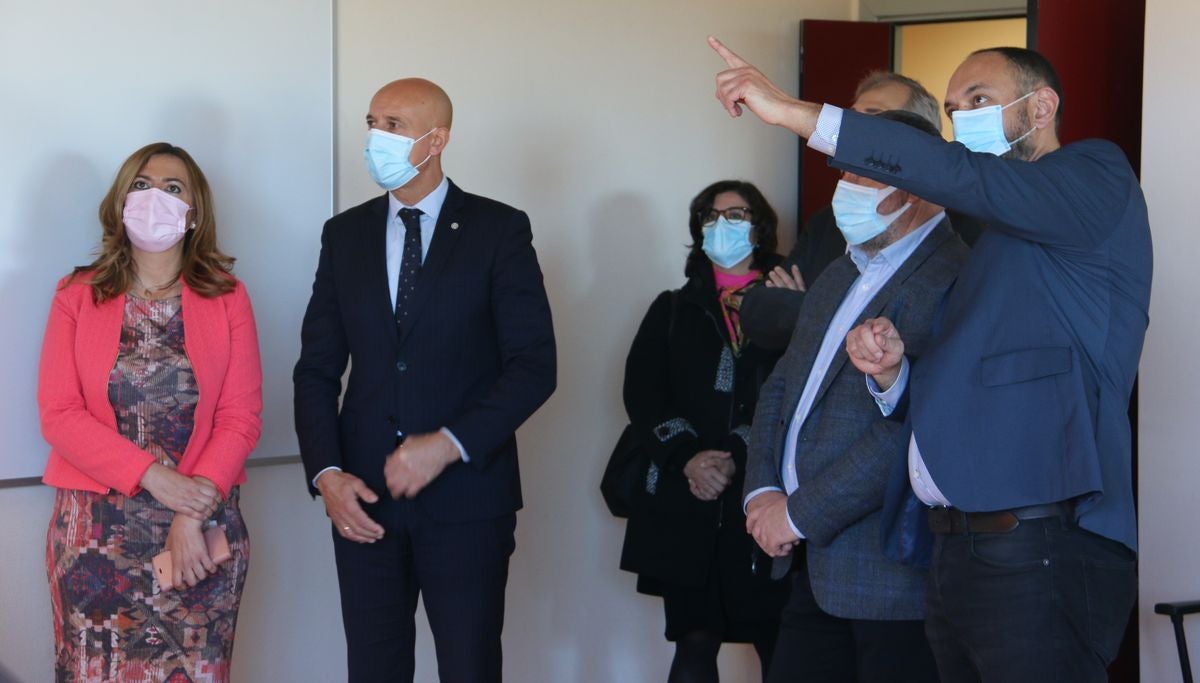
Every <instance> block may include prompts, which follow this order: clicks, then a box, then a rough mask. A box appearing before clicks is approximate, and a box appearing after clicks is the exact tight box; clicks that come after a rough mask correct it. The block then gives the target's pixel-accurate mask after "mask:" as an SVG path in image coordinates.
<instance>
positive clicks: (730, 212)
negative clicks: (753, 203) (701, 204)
mask: <svg viewBox="0 0 1200 683" xmlns="http://www.w3.org/2000/svg"><path fill="white" fill-rule="evenodd" d="M751 213H753V212H752V211H750V207H748V206H731V207H729V208H728V209H721V210H720V211H718V210H716V209H706V210H704V211H701V212H699V213H698V214H697V215H698V216H699V217H700V225H703V226H704V227H706V228H707V227H708V226H710V225H712V224H713V223H716V222H717V218H719V217H721V216H724V217H725V220H727V221H729V222H731V223H736V222H738V221H748V220H750V214H751Z"/></svg>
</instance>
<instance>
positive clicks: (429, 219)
mask: <svg viewBox="0 0 1200 683" xmlns="http://www.w3.org/2000/svg"><path fill="white" fill-rule="evenodd" d="M451 120H452V107H451V104H450V99H449V97H447V96H446V93H445V92H444V91H443V90H442V89H441V88H439V87H438V86H437V85H435V84H433V83H431V82H429V81H426V80H422V79H404V80H399V81H395V82H393V83H389V84H388V85H386V86H384V87H383V88H382V89H380V90H379V92H377V93H376V94H375V96H374V98H373V99H372V100H371V105H370V109H369V111H368V113H367V117H366V123H367V126H368V128H369V133H368V140H367V149H366V159H367V166H368V170H369V171H370V172H371V175H372V177H373V178H374V179H375V181H376V182H377V183H378V184H379V185H380V186H381V187H383V188H384V189H385V190H387V193H386V194H384V195H381V196H379V197H376V198H374V199H371V200H369V201H367V202H365V203H363V204H360V205H359V206H356V207H354V208H351V209H348V210H346V211H344V212H342V213H340V214H338V215H336V216H334V217H333V218H331V219H330V220H329V221H328V222H327V223H326V224H325V229H324V231H323V233H322V235H321V256H320V261H319V262H318V264H317V274H316V279H315V282H314V283H313V291H312V298H311V299H310V301H309V305H308V310H307V312H306V313H305V316H304V324H303V329H302V332H301V336H302V347H301V352H300V360H299V362H298V363H297V364H296V369H295V372H294V375H293V379H294V382H295V411H296V431H297V434H298V436H299V441H300V453H301V456H302V458H303V460H304V466H305V472H306V476H307V478H308V482H309V488H310V491H311V492H312V493H313V494H314V495H318V494H319V495H320V496H321V497H322V500H323V501H324V503H325V510H326V513H327V514H328V515H329V519H330V520H331V522H332V532H333V544H334V553H335V557H336V560H337V569H338V582H339V584H340V588H341V598H342V620H343V624H344V626H345V631H346V644H347V654H348V659H349V680H350V681H372V682H373V681H385V680H386V681H412V680H413V674H414V653H413V648H414V641H415V637H416V625H415V623H414V614H415V611H416V606H417V599H418V596H421V597H422V598H423V602H424V605H425V612H426V614H427V615H428V617H429V626H430V630H431V631H432V632H433V639H434V645H435V648H436V651H437V662H438V674H439V676H440V678H441V680H443V681H455V682H459V681H464V682H470V681H499V680H501V670H502V656H501V646H500V634H501V629H502V627H503V623H504V589H505V584H506V582H507V578H508V561H509V557H510V555H511V554H512V552H513V547H514V528H515V525H516V511H517V510H518V509H519V508H520V507H521V485H520V478H519V475H518V471H517V444H516V438H515V436H514V433H515V432H516V430H517V427H518V426H520V425H521V423H523V422H524V421H525V420H526V419H527V418H528V417H529V416H530V415H531V414H532V413H533V412H534V411H535V410H536V409H537V408H538V407H539V406H540V405H541V404H542V403H543V402H545V401H546V399H547V398H549V396H550V394H551V393H552V392H553V391H554V387H555V371H556V368H555V345H554V331H553V327H552V326H551V320H550V307H549V304H548V302H547V298H546V292H545V288H544V286H543V282H542V273H541V270H540V268H539V266H538V262H537V255H536V254H535V252H534V249H533V244H532V233H531V232H530V226H529V218H528V217H527V216H526V215H525V213H523V212H521V211H518V210H516V209H514V208H512V207H509V206H506V205H504V204H501V203H500V202H496V201H493V200H490V199H486V198H484V197H480V196H477V195H473V194H469V193H466V192H463V191H462V190H460V189H459V188H458V186H457V185H455V184H454V183H453V182H451V181H450V180H449V178H447V177H446V176H445V175H444V174H443V172H442V166H441V155H442V152H443V151H444V150H445V148H446V146H447V144H448V143H449V141H450V126H451ZM348 362H349V363H350V377H349V381H348V382H347V384H346V390H345V393H344V394H343V393H342V374H343V372H344V371H345V369H346V366H347V363H348ZM339 398H340V399H341V403H340V407H339Z"/></svg>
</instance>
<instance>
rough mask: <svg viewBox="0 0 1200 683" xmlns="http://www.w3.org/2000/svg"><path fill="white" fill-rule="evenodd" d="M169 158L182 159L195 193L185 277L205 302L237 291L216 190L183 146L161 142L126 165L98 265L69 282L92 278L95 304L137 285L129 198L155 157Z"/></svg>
mask: <svg viewBox="0 0 1200 683" xmlns="http://www.w3.org/2000/svg"><path fill="white" fill-rule="evenodd" d="M159 154H169V155H170V156H173V157H175V158H176V159H179V161H180V162H181V163H183V166H184V168H186V169H187V173H188V178H189V187H190V189H191V191H192V211H193V213H192V222H193V224H194V225H195V227H194V228H191V229H190V230H188V231H187V233H185V234H184V237H183V263H182V264H181V266H180V271H179V276H180V277H181V278H182V279H183V281H184V282H185V283H186V284H187V286H188V287H189V288H191V289H192V291H194V292H196V293H197V294H199V295H201V296H204V297H215V296H220V295H221V294H224V293H225V292H228V291H229V290H231V289H233V287H234V284H235V281H234V278H233V276H232V275H231V274H230V273H231V271H232V270H233V262H234V259H233V257H231V256H226V255H225V254H223V253H221V250H220V249H218V248H217V222H216V217H215V216H214V215H213V202H212V190H210V189H209V187H208V180H207V179H205V177H204V172H203V171H201V170H200V166H199V165H197V164H196V161H195V160H194V159H192V157H191V155H190V154H188V153H187V151H185V150H184V149H183V148H182V147H176V146H175V145H172V144H170V143H167V142H155V143H152V144H149V145H146V146H145V147H143V148H141V149H139V150H138V151H136V152H134V153H133V154H131V155H130V156H129V158H128V159H126V160H125V163H123V164H121V168H120V169H119V170H118V171H117V176H116V178H114V179H113V184H112V187H110V188H109V190H108V194H106V195H104V200H103V201H101V202H100V225H101V227H102V228H103V229H104V235H103V237H102V238H101V241H100V249H99V253H98V254H97V256H96V260H95V261H92V262H91V263H90V264H88V265H86V266H79V267H78V268H76V269H75V271H74V272H73V273H72V277H71V278H70V279H69V280H68V282H71V281H74V279H75V277H76V276H79V275H81V274H84V273H90V275H91V277H90V282H89V284H90V285H91V287H92V299H93V300H94V301H95V302H96V303H102V302H104V301H107V300H109V299H112V298H114V297H117V296H120V295H121V294H124V293H125V292H126V291H127V290H128V289H129V286H130V285H131V284H132V283H133V277H134V273H133V251H132V247H131V246H130V243H129V238H128V237H126V235H125V222H124V220H123V218H122V217H123V215H124V212H125V195H127V194H129V192H130V188H132V187H133V181H134V179H135V178H137V175H138V174H139V173H141V170H142V168H143V167H144V166H145V165H146V162H148V161H149V160H150V157H153V156H157V155H159Z"/></svg>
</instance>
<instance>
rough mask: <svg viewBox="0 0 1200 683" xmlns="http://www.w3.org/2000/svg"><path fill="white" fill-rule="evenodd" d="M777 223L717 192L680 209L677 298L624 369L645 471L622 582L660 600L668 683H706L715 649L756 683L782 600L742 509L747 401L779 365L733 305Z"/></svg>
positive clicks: (744, 187) (750, 201) (719, 188)
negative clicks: (629, 579)
mask: <svg viewBox="0 0 1200 683" xmlns="http://www.w3.org/2000/svg"><path fill="white" fill-rule="evenodd" d="M776 225H777V218H776V215H775V211H774V210H773V209H772V208H771V206H770V205H769V204H768V203H767V200H766V199H765V198H764V197H763V195H762V193H761V192H759V190H758V188H756V187H755V186H754V185H752V184H750V183H747V182H742V181H736V180H723V181H720V182H717V183H713V184H712V185H709V186H708V187H706V188H705V189H704V190H703V191H702V192H700V194H699V195H697V196H696V198H695V199H693V200H692V204H691V213H690V215H689V221H688V227H689V229H690V231H691V236H692V245H691V251H690V253H689V254H688V258H687V265H686V268H685V271H684V272H685V275H686V276H687V283H686V284H684V286H683V287H682V288H680V289H678V290H674V291H667V292H663V293H662V294H660V295H659V296H658V297H657V298H656V299H655V300H654V303H652V304H651V305H650V310H649V311H648V312H647V313H646V317H645V318H644V319H643V320H642V324H641V327H640V328H639V329H638V332H637V336H636V337H634V340H633V346H632V348H631V349H630V351H629V358H628V360H627V361H626V365H625V389H624V395H625V409H626V411H627V412H628V413H629V419H630V423H631V424H632V426H633V429H634V431H635V432H636V434H637V437H638V438H639V439H640V444H641V446H642V448H644V449H645V451H646V452H647V454H648V455H649V458H650V465H649V471H648V472H647V475H646V480H645V486H644V487H641V490H639V499H638V501H637V503H636V505H635V509H634V511H633V514H631V515H630V518H629V522H628V525H627V526H626V532H625V544H624V548H623V550H622V557H621V568H622V569H625V570H628V571H632V572H635V573H637V574H638V591H639V592H642V593H647V594H650V595H659V596H662V598H663V607H664V611H665V613H666V637H667V640H669V641H672V642H674V643H675V657H674V660H673V661H672V663H671V670H670V674H669V676H668V678H667V680H668V683H685V682H686V683H692V682H701V681H704V682H707V681H717V680H718V676H717V652H718V650H719V649H720V647H721V643H727V642H736V643H750V644H752V645H753V646H754V648H755V650H756V651H757V652H758V656H759V660H760V662H761V664H762V669H763V672H764V675H765V672H766V669H767V665H768V663H769V661H770V656H771V649H772V646H773V645H774V642H775V634H776V631H777V630H778V626H779V612H780V608H781V607H782V605H783V604H784V602H785V600H786V597H787V596H786V590H787V589H786V586H785V582H773V581H771V580H770V579H769V578H768V577H769V569H770V567H769V566H764V565H768V564H769V559H768V558H765V557H762V558H761V559H760V556H759V554H758V553H756V552H755V544H754V540H753V539H752V538H751V537H750V536H749V535H748V534H747V533H746V517H745V515H744V514H743V513H742V505H741V495H742V481H743V469H744V467H745V463H746V444H747V439H748V437H749V433H750V420H751V418H752V417H753V416H754V406H755V402H756V400H757V398H758V389H759V387H760V386H761V385H762V383H763V382H764V381H765V380H766V378H767V375H768V374H769V373H770V372H771V369H772V367H773V366H774V365H775V361H776V360H777V358H778V354H777V353H776V352H770V351H765V350H763V349H760V348H758V347H756V346H755V345H754V344H753V343H751V342H749V341H748V340H747V339H746V338H745V336H744V335H743V334H742V329H741V324H740V321H739V318H738V308H739V306H740V305H741V299H742V295H743V294H744V293H745V292H746V291H747V290H749V289H750V288H752V287H756V286H761V283H762V281H763V277H764V276H765V274H766V273H768V272H770V270H771V268H773V267H775V266H776V265H777V264H778V263H779V262H780V260H781V259H780V257H779V256H778V255H777V254H776V253H775V246H776V234H775V229H776Z"/></svg>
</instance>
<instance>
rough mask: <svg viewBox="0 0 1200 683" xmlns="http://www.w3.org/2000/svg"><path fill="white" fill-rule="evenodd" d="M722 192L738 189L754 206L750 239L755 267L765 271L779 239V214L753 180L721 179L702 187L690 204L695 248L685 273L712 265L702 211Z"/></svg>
mask: <svg viewBox="0 0 1200 683" xmlns="http://www.w3.org/2000/svg"><path fill="white" fill-rule="evenodd" d="M722 192H736V193H737V194H739V195H741V197H742V199H745V200H746V206H747V207H748V208H749V209H750V224H751V225H752V226H753V227H752V228H751V229H750V240H751V241H752V242H753V243H754V252H753V255H752V259H751V267H752V268H754V269H755V270H758V271H761V272H764V273H765V272H766V271H767V270H768V268H769V267H770V264H771V261H772V259H773V257H774V256H775V247H776V245H777V244H778V243H779V237H778V235H776V234H775V232H776V228H778V227H779V217H778V216H776V215H775V209H772V208H771V205H770V204H769V203H767V198H766V197H764V196H763V193H762V192H760V191H759V190H758V188H757V187H755V186H754V184H753V183H748V182H746V181H744V180H719V181H717V182H715V183H713V184H712V185H709V186H708V187H706V188H704V189H703V190H701V191H700V194H698V195H696V197H695V198H694V199H692V204H691V206H690V207H688V211H689V214H688V230H689V231H690V232H691V234H692V243H691V244H690V245H689V247H688V248H689V249H690V250H691V251H689V252H688V258H687V265H686V266H685V267H684V273H685V274H686V275H687V276H688V277H692V276H693V275H696V274H698V273H699V272H700V271H701V269H703V268H709V267H711V265H710V263H711V262H710V261H709V258H708V256H707V255H706V254H705V253H704V247H703V245H704V233H703V232H701V228H703V227H704V226H703V225H701V221H702V215H703V214H706V213H708V212H709V211H710V210H712V207H713V200H715V199H716V198H717V195H719V194H721V193H722Z"/></svg>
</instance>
